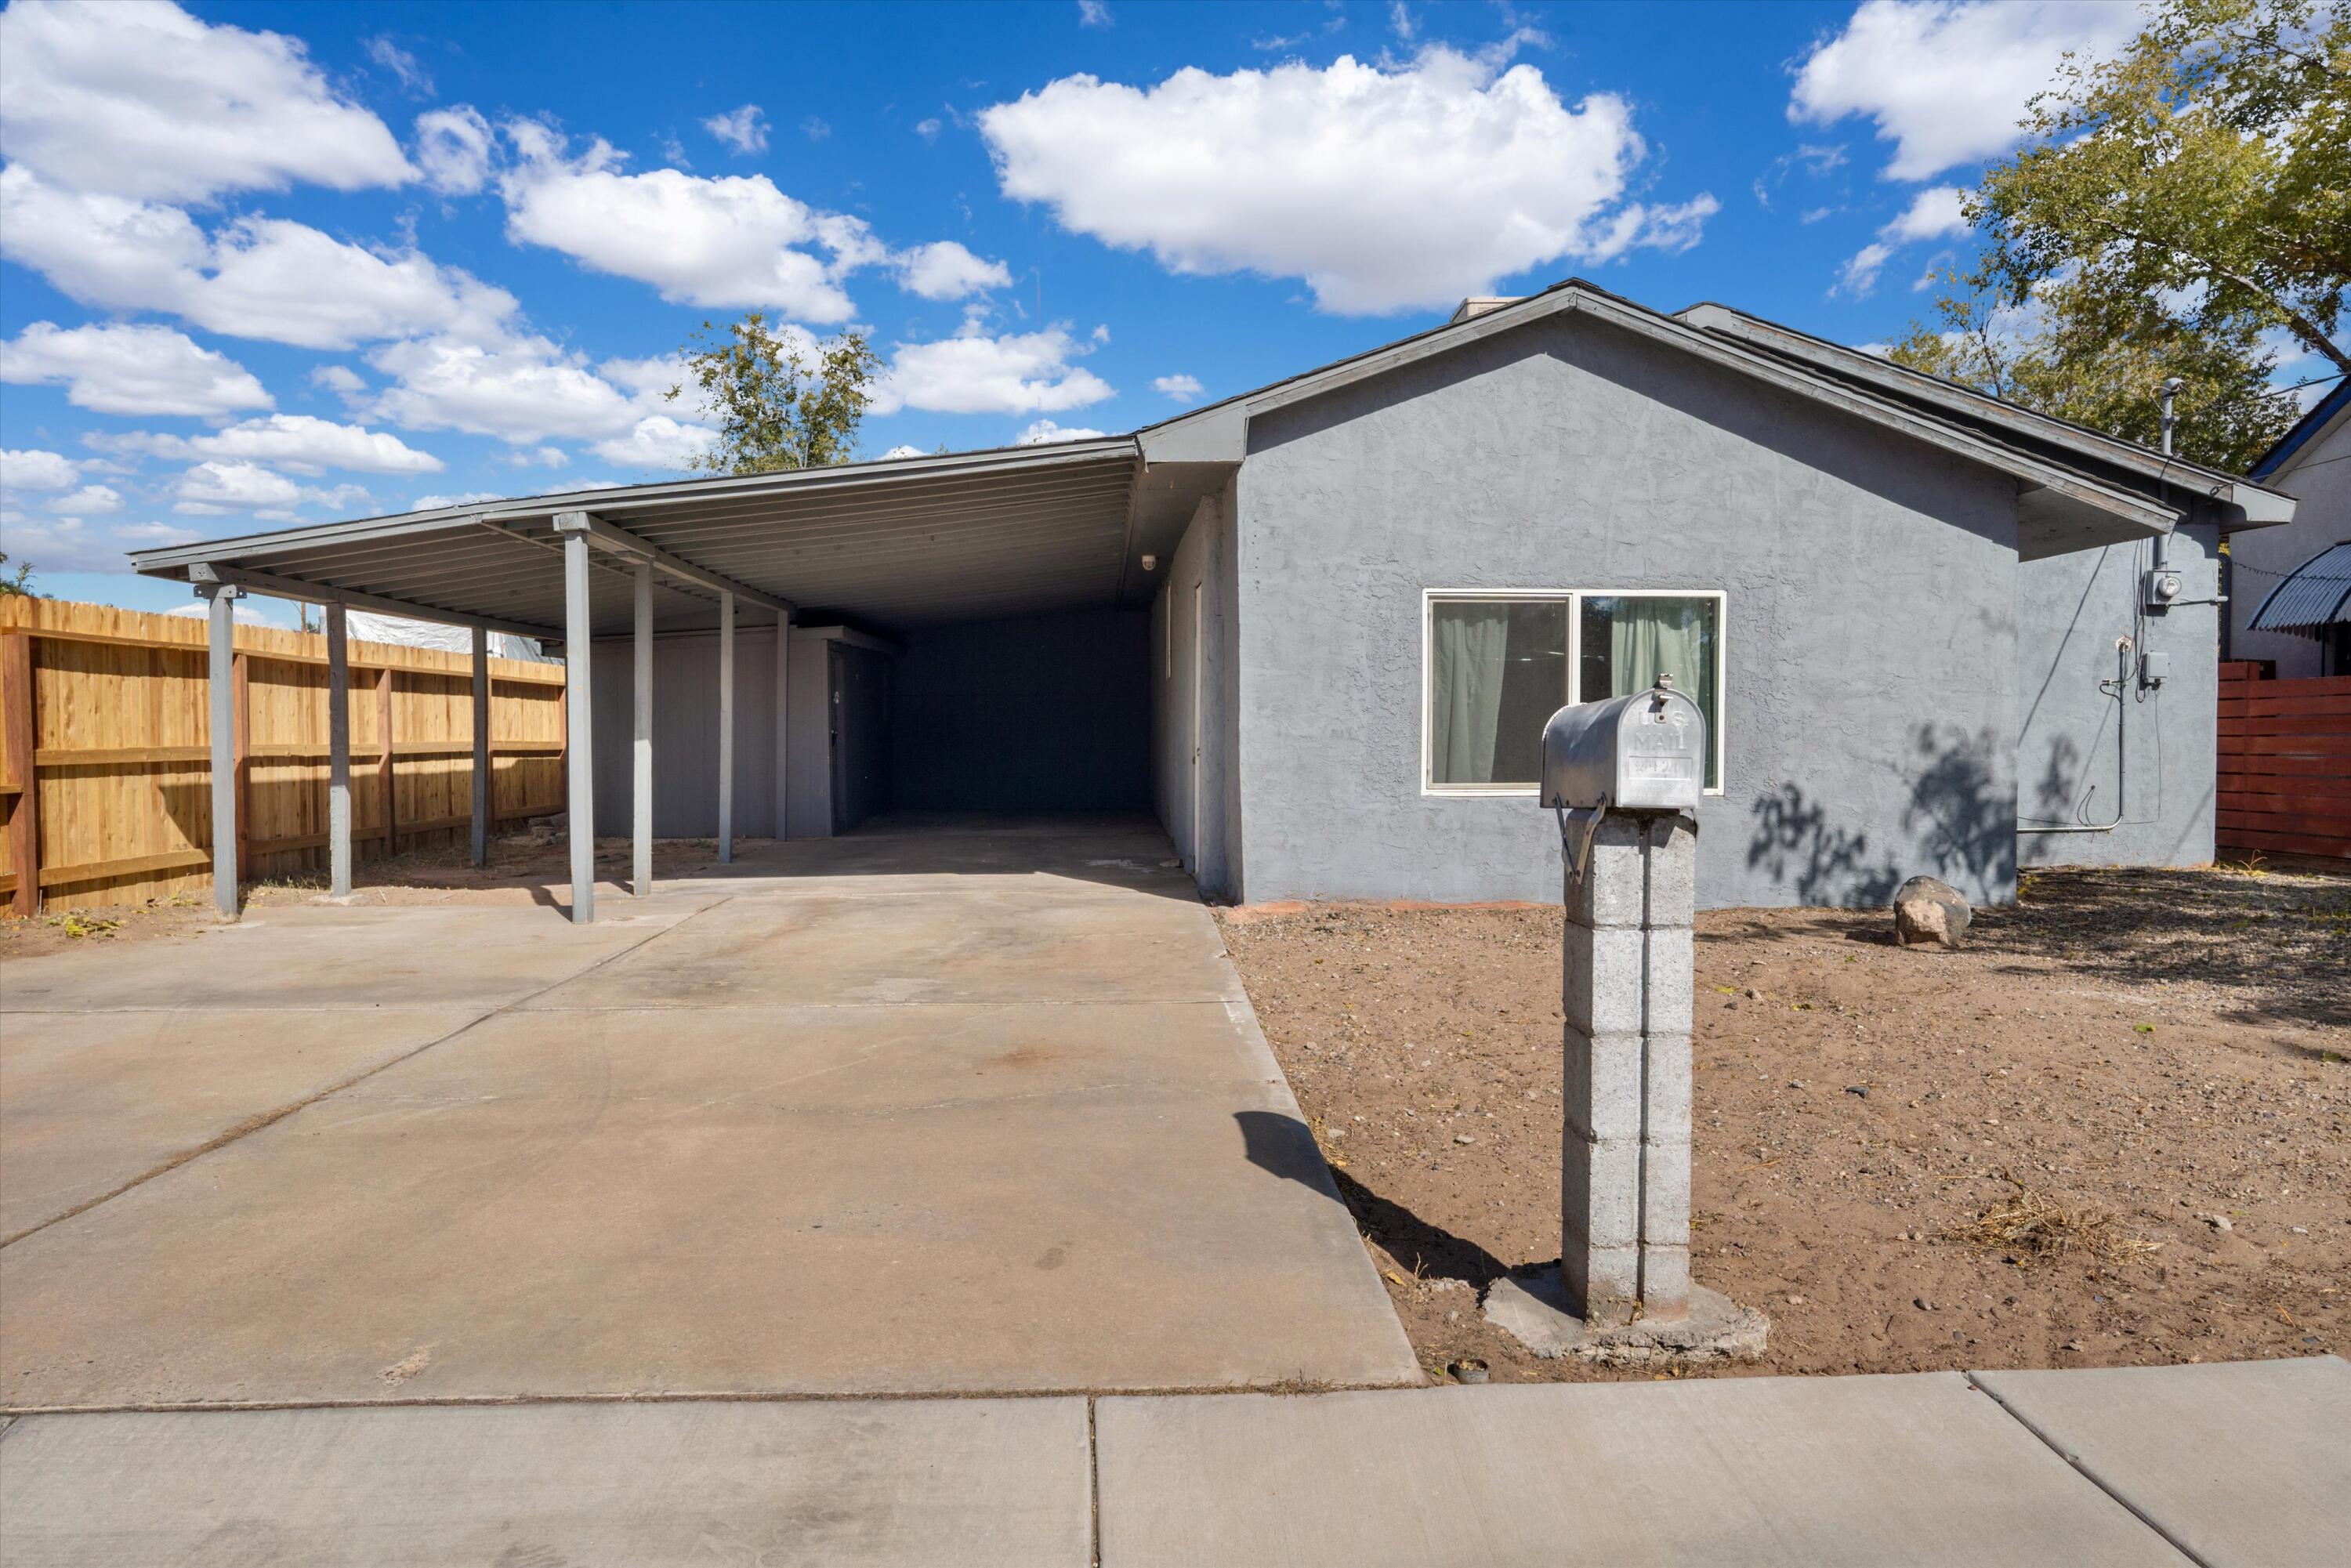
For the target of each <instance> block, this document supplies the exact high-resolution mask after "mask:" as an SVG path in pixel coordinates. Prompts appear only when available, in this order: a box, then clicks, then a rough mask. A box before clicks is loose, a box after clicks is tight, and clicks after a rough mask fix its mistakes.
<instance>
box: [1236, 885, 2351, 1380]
mask: <svg viewBox="0 0 2351 1568" xmlns="http://www.w3.org/2000/svg"><path fill="white" fill-rule="evenodd" d="M1220 917H1221V918H1222V920H1223V922H1224V925H1225V939H1226V942H1227V944H1228V946H1229V947H1230V948H1231V951H1232V954H1233V956H1234V959H1235V961H1236V962H1237V963H1238V965H1239V967H1240V971H1241V975H1242V977H1243V978H1244V980H1245V981H1246V982H1247V984H1248V987H1249V996H1250V998H1251V1000H1252V1001H1253V1002H1255V1004H1256V1006H1257V1010H1258V1013H1259V1017H1260V1018H1261V1019H1262V1020H1263V1022H1264V1025H1265V1030H1266V1033H1267V1036H1268V1038H1269V1039H1270V1040H1271V1041H1272V1044H1273V1048H1274V1051H1275V1052H1276V1053H1277V1054H1278V1055H1279V1056H1280V1059H1281V1064H1282V1066H1283V1068H1284V1070H1285V1071H1287V1072H1288V1073H1289V1075H1290V1082H1291V1084H1292V1085H1293V1086H1294V1087H1295V1088H1296V1090H1297V1092H1298V1098H1299V1101H1300V1103H1301V1105H1302V1106H1303V1107H1304V1109H1305V1111H1306V1113H1307V1115H1308V1118H1309V1120H1310V1121H1311V1123H1312V1124H1313V1126H1314V1130H1315V1134H1316V1135H1317V1137H1318V1138H1319V1139H1320V1141H1321V1143H1322V1148H1323V1152H1324V1154H1325V1155H1326V1157H1327V1158H1328V1159H1329V1161H1330V1163H1331V1166H1332V1170H1333V1172H1334V1174H1335V1175H1336V1176H1337V1179H1338V1182H1339V1186H1340V1188H1341V1191H1342V1192H1343V1194H1344V1196H1345V1197H1346V1199H1347V1202H1348V1204H1349V1205H1350V1206H1351V1207H1353V1210H1354V1214H1355V1218H1356V1219H1357V1222H1358V1223H1359V1225H1360V1226H1361V1228H1362V1229H1363V1231H1364V1234H1365V1236H1366V1237H1367V1238H1368V1239H1369V1241H1370V1243H1371V1245H1372V1247H1373V1251H1374V1258H1375V1259H1376V1260H1377V1261H1378V1263H1379V1265H1380V1269H1381V1272H1382V1273H1383V1274H1384V1275H1385V1276H1386V1278H1387V1281H1388V1290H1389V1293H1390V1294H1391V1295H1392V1296H1393V1297H1394V1298H1395V1305H1396V1310H1397V1312H1399V1313H1400V1314H1401V1315H1402V1316H1403V1318H1404V1322H1405V1327H1406V1329H1407V1330H1408V1331H1409V1333H1411V1335H1412V1338H1413V1342H1414V1343H1415V1345H1416V1347H1417V1348H1418V1350H1419V1351H1420V1353H1421V1357H1422V1360H1423V1363H1424V1364H1425V1365H1426V1366H1427V1367H1428V1368H1429V1369H1430V1370H1431V1371H1432V1372H1441V1369H1443V1368H1445V1367H1447V1366H1448V1365H1449V1364H1452V1363H1454V1362H1456V1361H1458V1360H1460V1359H1463V1358H1475V1359H1478V1360H1482V1361H1484V1362H1486V1363H1488V1364H1489V1365H1490V1366H1491V1368H1492V1375H1493V1377H1494V1378H1495V1379H1496V1380H1497V1381H1525V1380H1532V1379H1546V1378H1578V1377H1594V1376H1603V1377H1604V1376H1609V1375H1612V1374H1609V1373H1605V1372H1597V1371H1594V1370H1593V1369H1590V1368H1587V1367H1584V1366H1583V1365H1581V1364H1576V1363H1562V1362H1542V1361H1538V1360H1536V1359H1534V1358H1533V1357H1531V1356H1530V1355H1529V1354H1526V1353H1525V1352H1524V1351H1523V1350H1522V1349H1520V1347H1519V1345H1518V1343H1517V1342H1516V1341H1514V1340H1512V1339H1510V1337H1509V1336H1508V1335H1506V1334H1504V1333H1500V1332H1499V1331H1496V1330H1492V1329H1489V1328H1488V1327H1487V1326H1486V1324H1485V1323H1484V1322H1483V1320H1482V1318H1481V1317H1480V1315H1479V1295H1480V1293H1481V1292H1482V1291H1483V1290H1484V1288H1485V1286H1486V1285H1487V1284H1488V1282H1489V1281H1492V1280H1493V1279H1495V1278H1496V1277H1497V1276H1499V1275H1500V1274H1502V1273H1503V1272H1505V1271H1507V1270H1513V1269H1520V1268H1523V1267H1528V1266H1531V1265H1540V1264H1541V1263H1544V1262H1547V1261H1551V1260H1555V1259H1557V1257H1558V1256H1559V1180H1560V1116H1561V1105H1560V1040H1559V1030H1560V1016H1559V1006H1558V998H1559V988H1560V978H1559V973H1560V938H1559V915H1558V913H1557V912H1556V911H1554V910H1548V909H1537V908H1499V909H1495V908H1488V909H1397V908H1389V907H1385V906H1367V905H1361V904H1314V905H1307V906H1303V907H1300V906H1288V907H1281V906H1275V907H1270V908H1268V909H1263V910H1259V909H1238V910H1227V911H1222V912H1220ZM1891 927H1892V917H1891V916H1890V915H1885V914H1882V913H1869V914H1856V913H1847V912H1842V911H1826V910H1731V911H1722V912H1717V913H1710V914H1707V915H1701V916H1700V917H1699V921H1698V1036H1697V1041H1696V1054H1697V1068H1698V1078H1697V1084H1698V1088H1697V1095H1698V1104H1697V1148H1696V1151H1695V1157H1696V1171H1695V1177H1694V1186H1695V1200H1694V1216H1693V1223H1694V1226H1695V1229H1694V1231H1693V1242H1694V1256H1693V1264H1692V1267H1693V1272H1694V1273H1695V1275H1696V1277H1697V1279H1698V1281H1699V1282H1700V1283H1701V1284H1705V1285H1709V1286H1712V1287H1713V1288H1715V1289H1716V1290H1719V1291H1723V1292H1725V1293H1726V1294H1728V1295H1729V1296H1730V1297H1731V1298H1732V1299H1734V1300H1736V1301H1740V1302H1743V1303H1746V1304H1749V1305H1752V1306H1756V1307H1760V1308H1761V1309H1762V1310H1763V1311H1764V1312H1766V1313H1768V1314H1769V1315H1770V1317H1771V1322H1772V1329H1771V1349H1770V1351H1769V1354H1767V1355H1766V1357H1765V1359H1764V1360H1763V1361H1762V1362H1761V1364H1759V1365H1756V1366H1754V1367H1751V1368H1744V1369H1734V1370H1747V1371H1754V1372H1764V1373H1808V1372H1816V1373H1841V1372H1896V1371H1909V1370H1914V1369H1920V1368H1938V1367H2039V1366H2088V1365H2112V1364H2130V1363H2137V1362H2179V1361H2195V1360H2206V1361H2219V1360H2230V1359H2240V1358H2245V1357H2253V1356H2279V1355H2304V1354H2320V1353H2322V1352H2325V1351H2330V1350H2331V1351H2335V1352H2337V1353H2340V1352H2341V1351H2343V1350H2345V1349H2346V1348H2351V1301H2346V1292H2351V1064H2346V1057H2351V877H2344V876H2339V875H2337V876H2327V875H2315V874H2304V873H2267V874H2251V873H2244V872H2241V871H2228V870H2221V871H2210V872H2125V871H2064V872H2043V873H2034V874H2032V875H2031V876H2029V877H2028V878H2027V880H2026V883H2025V885H2024V888H2023V889H2022V897H2021V899H2020V902H2019V904H2018V905H2017V906H2016V907H2015V908H2013V909H2010V910H1994V911H1987V912H1983V913H1980V914H1979V915H1978V916H1977V919H1976V925H1975V928H1974V931H1973V933H1972V934H1971V940H1970V946H1968V947H1967V948H1966V949H1965V950H1963V951H1961V952H1957V953H1946V952H1942V951H1939V950H1926V949H1917V948H1912V949H1907V950H1905V949H1901V948H1896V947H1895V946H1893V945H1892V940H1891ZM2050 1203H2053V1204H2054V1205H2055V1206H2056V1210H2055V1212H2054V1213H2053V1214H2051V1213H2048V1212H2045V1211H2043V1208H2042V1206H2043V1205H2045V1204H2050ZM2003 1205H2007V1206H2010V1207H2009V1209H2008V1212H2007V1213H2006V1214H2005V1215H2002V1214H2001V1213H2000V1212H1999V1211H2000V1210H2001V1206H2003ZM1988 1214H1990V1215H1992V1216H1993V1218H1995V1219H2000V1218H2007V1219H2009V1220H2011V1221H2013V1222H2017V1223H2019V1224H2021V1225H2022V1239H2014V1240H2009V1241H2004V1242H2003V1241H1998V1240H1991V1239H1980V1238H1981V1236H1982V1232H1983V1230H1984V1229H1986V1228H1985V1227H1983V1225H1982V1222H1983V1221H1984V1219H1985V1217H1986V1216H1987V1215H1988ZM2036 1215H2037V1216H2038V1218H2037V1219H2036V1218H2035V1217H2036ZM2044 1248H2046V1249H2047V1250H2044ZM1618 1375H1643V1374H1618Z"/></svg>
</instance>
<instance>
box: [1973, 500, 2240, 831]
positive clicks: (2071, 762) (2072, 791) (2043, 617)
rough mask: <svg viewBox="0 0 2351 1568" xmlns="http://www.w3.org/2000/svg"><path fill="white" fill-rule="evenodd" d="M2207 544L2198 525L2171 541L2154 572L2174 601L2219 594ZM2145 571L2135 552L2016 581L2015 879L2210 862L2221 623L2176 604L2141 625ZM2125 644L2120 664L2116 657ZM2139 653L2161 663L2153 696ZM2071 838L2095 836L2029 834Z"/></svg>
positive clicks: (2111, 551)
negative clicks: (2162, 566)
mask: <svg viewBox="0 0 2351 1568" xmlns="http://www.w3.org/2000/svg"><path fill="white" fill-rule="evenodd" d="M2218 543H2219V539H2218V535H2217V534H2216V532H2215V530H2214V529H2213V528H2211V527H2210V526H2209V525H2191V526H2189V527H2185V528H2179V529H2178V530H2177V531H2175V532H2174V533H2173V535H2172V537H2171V541H2170V544H2169V546H2168V551H2169V553H2168V559H2167V561H2166V564H2167V565H2168V566H2169V567H2170V568H2171V569H2173V570H2177V571H2179V573H2180V574H2181V576H2182V578H2183V579H2184V580H2185V582H2186V585H2187V586H2186V591H2185V592H2184V593H2183V594H2182V595H2181V597H2182V598H2183V599H2189V600H2207V601H2209V600H2210V599H2211V598H2212V596H2213V594H2214V593H2215V592H2216V591H2218V588H2219V582H2220V568H2219V561H2218V558H2217V555H2216V553H2215V551H2216V549H2217V546H2218ZM2153 562H2154V546H2153V544H2152V543H2147V544H2141V545H2135V546H2134V545H2116V546H2111V547H2109V548H2107V549H2102V550H2087V551H2083V552H2081V553H2078V554H2074V555H2064V556H2055V557H2053V558H2051V559H2047V560H2038V561H2028V562H2026V563H2025V564H2024V565H2023V566H2022V567H2021V568H2020V569H2019V590H2018V596H2017V604H2018V620H2019V623H2020V626H2021V632H2020V634H2019V637H2018V647H2017V663H2018V665H2019V668H2020V670H2021V672H2022V675H2023V680H2022V685H2021V686H2020V688H2019V692H2018V696H2019V700H2020V706H2019V709H2018V716H2017V718H2018V729H2019V735H2020V738H2019V741H2018V745H2017V758H2016V770H2017V823H2018V835H2017V842H2018V855H2019V858H2020V859H2022V861H2023V862H2025V863H2026V864H2028V865H2066V864H2084V863H2096V864H2100V865H2106V864H2126V865H2196V864H2200V863H2202V862H2206V861H2209V860H2210V859H2211V858H2212V811H2213V807H2214V805H2215V804H2216V802H2215V800H2214V796H2213V788H2214V768H2215V767H2216V761H2215V758H2214V735H2215V726H2214V716H2215V714H2216V713H2217V711H2218V708H2217V705H2218V702H2219V698H2220V612H2219V611H2218V609H2217V608H2216V607H2215V606H2213V605H2211V604H2210V603H2203V604H2193V603H2188V604H2179V605H2176V606H2174V607H2173V608H2171V609H2168V610H2164V611H2161V612H2153V613H2149V614H2147V615H2144V616H2142V615H2140V614H2139V613H2138V612H2137V606H2138V603H2139V599H2140V589H2139V579H2140V576H2141V574H2142V573H2143V572H2145V571H2146V570H2147V569H2148V568H2149V567H2150V566H2151V565H2152V564H2153ZM2126 637H2127V638H2129V639H2130V640H2131V650H2130V652H2129V653H2124V652H2122V651H2121V650H2119V649H2117V647H2116V643H2117V641H2118V640H2120V639H2122V638H2126ZM2142 653H2168V654H2169V655H2170V668H2171V673H2170V674H2169V675H2168V677H2166V678H2165V680H2164V682H2163V684H2162V685H2159V686H2149V685H2143V684H2142V683H2141V682H2140V680H2139V678H2138V666H2137V658H2138V656H2139V655H2140V654H2142ZM2101 682H2105V683H2106V687H2105V689H2101V686H2100V683H2101ZM2107 824H2112V826H2111V827H2110V828H2109V827H2108V826H2107ZM2083 826H2090V827H2095V828H2100V829H2103V830H2105V831H2095V832H2079V831H2064V832H2045V831H2030V830H2033V829H2043V828H2050V827H2060V828H2079V827H2083Z"/></svg>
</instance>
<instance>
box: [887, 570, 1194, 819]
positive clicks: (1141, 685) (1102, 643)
mask: <svg viewBox="0 0 2351 1568" xmlns="http://www.w3.org/2000/svg"><path fill="white" fill-rule="evenodd" d="M1150 632H1151V622H1150V618H1149V617H1148V616H1146V615H1145V614H1144V612H1141V611H1120V610H1094V611H1081V612H1074V613H1071V614H1066V615H1037V616H1027V617H1023V618H1021V619H1018V620H1010V621H988V622H972V623H969V624H966V625H959V626H940V627H932V628H926V629H925V630H922V631H919V632H914V633H912V634H910V635H909V636H908V637H907V639H906V651H905V653H904V656H903V657H901V658H900V659H899V660H898V663H897V683H898V684H897V703H896V716H895V722H894V725H893V746H892V764H893V766H892V772H893V778H894V782H895V789H894V791H893V801H894V804H896V805H897V806H898V807H900V808H902V809H909V810H1140V809H1143V808H1145V807H1148V806H1149V805H1150V804H1151V801H1152V789H1151V770H1150V769H1151V761H1150V758H1151V734H1150V713H1149V703H1150V691H1149V687H1148V685H1147V683H1148V681H1149V680H1150V679H1151V675H1152V671H1151V669H1150V667H1149V663H1148V661H1149V656H1150V652H1151V650H1150V648H1149V647H1148V646H1147V645H1146V643H1147V641H1148V639H1149V636H1150Z"/></svg>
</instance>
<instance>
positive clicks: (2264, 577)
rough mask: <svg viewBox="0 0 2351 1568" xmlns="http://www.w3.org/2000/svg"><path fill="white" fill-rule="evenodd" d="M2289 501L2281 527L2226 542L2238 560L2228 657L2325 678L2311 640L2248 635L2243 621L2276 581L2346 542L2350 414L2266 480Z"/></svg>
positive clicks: (2284, 675) (2350, 535)
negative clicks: (2270, 662) (2290, 513)
mask: <svg viewBox="0 0 2351 1568" xmlns="http://www.w3.org/2000/svg"><path fill="white" fill-rule="evenodd" d="M2267 482H2268V483H2269V484H2270V485H2272V486H2274V487H2276V488H2277V489H2280V490H2283V491H2285V492H2286V493H2287V494H2288V495H2291V496H2293V497H2294V500H2295V505H2294V521H2292V522H2291V523H2288V524H2286V525H2285V526H2284V527H2283V528H2249V529H2247V530H2246V531H2245V532H2243V533H2241V534H2238V535H2236V536H2234V537H2233V538H2231V539H2230V541H2229V553H2230V554H2231V556H2232V557H2233V558H2234V559H2235V560H2236V563H2237V570H2236V571H2235V573H2234V574H2233V575H2234V577H2235V581H2234V583H2233V584H2232V585H2231V593H2232V595H2233V602H2231V605H2230V606H2229V612H2230V614H2231V616H2232V617H2233V618H2234V625H2233V627H2232V629H2231V633H2230V642H2229V657H2231V658H2232V659H2274V660H2276V661H2277V673H2278V678H2279V679H2281V680H2289V679H2293V678H2294V677H2297V676H2302V675H2317V674H2325V670H2324V669H2322V668H2321V667H2320V666H2321V657H2320V652H2321V651H2320V647H2319V643H2318V641H2317V639H2316V638H2314V637H2296V636H2294V635H2292V634H2290V633H2288V632H2249V631H2247V630H2246V629H2245V626H2246V622H2249V621H2251V620H2252V614H2253V612H2254V610H2255V609H2256V608H2258V607H2259V606H2260V604H2261V602H2262V598H2263V597H2264V596H2265V595H2267V594H2268V592H2269V591H2270V590H2271V589H2273V588H2275V587H2276V586H2277V585H2278V579H2279V578H2280V577H2281V576H2283V574H2285V573H2286V572H2290V571H2292V570H2294V568H2295V567H2298V566H2300V565H2301V564H2302V563H2303V562H2304V561H2306V560H2308V559H2310V558H2311V557H2312V556H2314V555H2316V554H2317V553H2318V552H2319V551H2320V550H2323V549H2325V548H2326V547H2327V546H2329V545H2333V544H2340V543H2342V542H2343V541H2344V540H2346V539H2351V417H2346V418H2338V419H2337V420H2335V423H2334V424H2333V425H2332V426H2330V427H2329V428H2328V429H2326V430H2325V431H2323V432H2321V433H2320V434H2318V435H2317V436H2316V437H2314V439H2312V440H2310V441H2306V442H2304V444H2302V447H2301V448H2300V450H2298V451H2296V452H2295V453H2294V465H2292V466H2291V467H2289V468H2287V469H2286V471H2285V472H2283V474H2280V475H2278V476H2275V477H2273V478H2272V479H2270V480H2269V481H2267Z"/></svg>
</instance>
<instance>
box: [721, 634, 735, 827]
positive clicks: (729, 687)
mask: <svg viewBox="0 0 2351 1568" xmlns="http://www.w3.org/2000/svg"><path fill="white" fill-rule="evenodd" d="M734 859H735V596H734V595H733V594H731V593H727V592H724V591H722V592H721V593H720V594H719V595H718V863H719V864H720V865H726V864H729V863H731V862H733V861H734Z"/></svg>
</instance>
